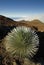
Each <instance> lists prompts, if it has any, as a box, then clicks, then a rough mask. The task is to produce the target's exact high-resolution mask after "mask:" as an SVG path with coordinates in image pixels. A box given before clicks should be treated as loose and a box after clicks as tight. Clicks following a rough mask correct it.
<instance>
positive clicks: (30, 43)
mask: <svg viewBox="0 0 44 65" xmlns="http://www.w3.org/2000/svg"><path fill="white" fill-rule="evenodd" d="M4 44H5V46H6V49H7V51H9V52H10V53H11V54H12V55H14V56H19V57H20V58H21V57H33V55H34V54H35V53H36V52H37V50H38V46H39V39H38V35H37V34H36V33H35V32H34V31H33V30H31V28H29V27H25V26H21V27H16V28H14V29H13V30H12V31H11V33H8V35H7V36H6V37H5V42H4Z"/></svg>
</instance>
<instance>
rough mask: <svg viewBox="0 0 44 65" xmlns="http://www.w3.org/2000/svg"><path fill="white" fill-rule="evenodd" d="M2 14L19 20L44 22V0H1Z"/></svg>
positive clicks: (0, 8) (0, 12) (0, 9)
mask: <svg viewBox="0 0 44 65" xmlns="http://www.w3.org/2000/svg"><path fill="white" fill-rule="evenodd" d="M0 15H3V16H6V17H9V18H16V19H17V20H33V19H39V20H41V21H42V22H44V0H1V1H0Z"/></svg>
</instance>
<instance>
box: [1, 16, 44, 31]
mask: <svg viewBox="0 0 44 65" xmlns="http://www.w3.org/2000/svg"><path fill="white" fill-rule="evenodd" d="M18 25H20V26H22V25H23V26H28V27H31V28H37V29H38V31H41V32H43V31H44V23H42V22H41V21H40V20H32V21H24V20H22V21H19V22H17V21H14V20H12V19H10V18H8V17H5V16H2V15H0V26H18Z"/></svg>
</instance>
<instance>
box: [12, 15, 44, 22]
mask: <svg viewBox="0 0 44 65" xmlns="http://www.w3.org/2000/svg"><path fill="white" fill-rule="evenodd" d="M12 19H14V20H16V21H20V20H26V21H31V20H34V19H38V20H41V21H42V22H43V23H44V14H39V15H30V16H22V17H13V18H12Z"/></svg>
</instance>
